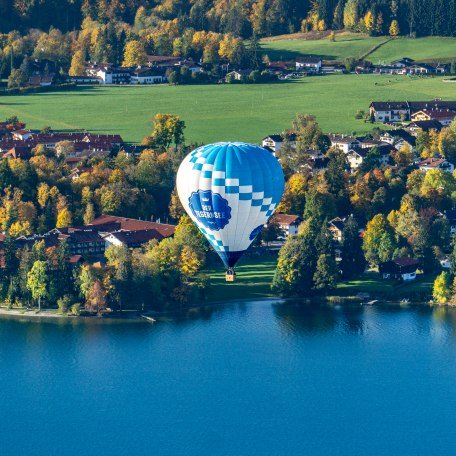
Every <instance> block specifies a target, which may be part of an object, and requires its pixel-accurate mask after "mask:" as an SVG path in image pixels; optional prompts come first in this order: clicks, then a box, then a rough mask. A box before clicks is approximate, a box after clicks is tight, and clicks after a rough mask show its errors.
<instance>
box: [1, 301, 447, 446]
mask: <svg viewBox="0 0 456 456" xmlns="http://www.w3.org/2000/svg"><path fill="white" fill-rule="evenodd" d="M455 328H456V311H455V310H445V309H436V310H432V309H429V308H411V309H380V308H373V307H369V308H365V307H364V308H363V307H353V308H339V309H328V308H317V309H315V308H314V309H312V308H304V309H302V308H299V307H297V306H295V305H293V304H280V303H274V302H271V301H264V302H253V303H249V304H233V305H226V306H220V307H217V308H214V309H211V310H200V311H194V312H191V313H189V314H188V315H185V316H181V317H179V318H175V319H171V318H168V319H163V320H161V321H159V322H157V323H156V324H150V323H146V322H144V323H143V322H126V323H125V322H120V321H114V322H107V321H98V320H96V319H95V320H92V321H89V322H88V323H82V322H77V321H72V322H67V321H65V322H50V321H45V322H41V323H39V322H25V321H17V320H13V319H8V320H0V454H2V455H16V454H19V455H32V454H42V455H67V454H68V455H73V454H74V455H105V454H109V455H127V454H128V455H143V454H144V455H145V454H147V455H358V454H362V455H380V454H382V455H383V454H384V455H454V454H456V432H455V424H456V331H455Z"/></svg>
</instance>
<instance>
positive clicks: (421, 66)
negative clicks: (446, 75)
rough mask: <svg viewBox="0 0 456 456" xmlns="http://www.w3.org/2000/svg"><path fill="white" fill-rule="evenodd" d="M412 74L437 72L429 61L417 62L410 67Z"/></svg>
mask: <svg viewBox="0 0 456 456" xmlns="http://www.w3.org/2000/svg"><path fill="white" fill-rule="evenodd" d="M409 73H410V74H430V73H435V68H434V67H433V66H432V65H429V64H427V63H417V64H414V65H411V66H410V67H409Z"/></svg>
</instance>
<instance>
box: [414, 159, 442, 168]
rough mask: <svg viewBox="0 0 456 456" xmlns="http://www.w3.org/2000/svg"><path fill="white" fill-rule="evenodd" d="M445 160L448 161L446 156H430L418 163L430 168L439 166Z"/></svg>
mask: <svg viewBox="0 0 456 456" xmlns="http://www.w3.org/2000/svg"><path fill="white" fill-rule="evenodd" d="M444 162H446V160H445V159H444V158H435V157H430V158H426V160H423V161H420V162H419V163H418V166H427V167H428V168H437V167H438V166H440V165H441V164H442V163H444Z"/></svg>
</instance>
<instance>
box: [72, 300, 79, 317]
mask: <svg viewBox="0 0 456 456" xmlns="http://www.w3.org/2000/svg"><path fill="white" fill-rule="evenodd" d="M70 313H71V315H75V316H77V315H81V304H79V302H76V303H74V304H73V305H72V306H71V307H70Z"/></svg>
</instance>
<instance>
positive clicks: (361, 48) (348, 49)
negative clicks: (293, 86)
mask: <svg viewBox="0 0 456 456" xmlns="http://www.w3.org/2000/svg"><path fill="white" fill-rule="evenodd" d="M307 36H308V35H306V34H293V35H288V36H287V35H282V36H280V37H276V38H273V39H264V40H262V41H261V47H262V50H263V52H264V53H265V54H267V55H268V56H269V58H270V59H271V60H277V59H293V58H296V57H298V56H302V55H312V56H318V57H321V58H322V59H324V60H333V61H343V60H344V59H346V58H348V57H353V58H355V59H358V58H360V57H362V56H364V55H366V54H368V53H369V51H371V50H373V49H374V48H375V47H376V46H378V45H380V47H378V48H377V49H376V50H374V51H373V52H372V53H371V54H369V55H368V57H366V58H367V59H368V60H370V61H371V62H373V63H374V64H377V63H381V62H385V61H386V62H390V61H391V60H394V59H399V58H401V57H404V56H406V57H410V58H413V59H415V60H420V61H439V62H443V61H451V60H452V59H456V38H446V37H426V38H415V39H411V38H405V37H400V38H396V39H393V40H390V39H389V37H385V36H378V37H372V36H366V35H361V34H352V33H338V34H337V35H336V41H335V42H331V41H329V39H328V37H327V34H323V36H321V37H319V38H318V39H307ZM310 36H311V37H313V36H314V35H310Z"/></svg>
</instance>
